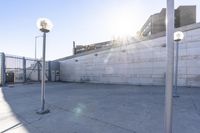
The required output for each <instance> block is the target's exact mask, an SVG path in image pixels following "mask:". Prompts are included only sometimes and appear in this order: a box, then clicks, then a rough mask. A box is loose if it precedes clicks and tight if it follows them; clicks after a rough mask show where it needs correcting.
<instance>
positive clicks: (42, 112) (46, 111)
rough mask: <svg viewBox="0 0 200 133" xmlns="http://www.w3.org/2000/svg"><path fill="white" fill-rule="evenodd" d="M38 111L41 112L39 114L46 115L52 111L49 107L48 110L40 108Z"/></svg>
mask: <svg viewBox="0 0 200 133" xmlns="http://www.w3.org/2000/svg"><path fill="white" fill-rule="evenodd" d="M36 113H37V114H39V115H44V114H48V113H50V110H49V109H46V110H38V111H37V112H36Z"/></svg>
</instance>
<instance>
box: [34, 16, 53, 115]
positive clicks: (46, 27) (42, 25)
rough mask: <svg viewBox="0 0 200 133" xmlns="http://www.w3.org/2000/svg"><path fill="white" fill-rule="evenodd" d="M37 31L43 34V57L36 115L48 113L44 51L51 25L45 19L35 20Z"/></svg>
mask: <svg viewBox="0 0 200 133" xmlns="http://www.w3.org/2000/svg"><path fill="white" fill-rule="evenodd" d="M37 27H38V29H39V30H40V31H41V32H43V54H42V55H43V56H42V84H41V109H40V110H39V111H37V113H38V114H46V113H49V110H48V109H45V68H46V67H45V51H46V33H48V32H49V31H50V30H51V29H52V27H53V24H52V23H51V21H50V20H49V19H47V18H40V19H38V20H37Z"/></svg>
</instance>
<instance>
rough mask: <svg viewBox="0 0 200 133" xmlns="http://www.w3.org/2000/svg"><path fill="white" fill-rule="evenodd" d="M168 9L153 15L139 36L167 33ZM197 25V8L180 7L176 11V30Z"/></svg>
mask: <svg viewBox="0 0 200 133" xmlns="http://www.w3.org/2000/svg"><path fill="white" fill-rule="evenodd" d="M165 23H166V8H163V9H162V10H161V11H160V12H159V13H156V14H153V15H151V16H150V17H149V18H148V20H147V21H146V22H145V24H144V25H143V26H142V28H141V30H140V32H139V35H140V37H146V36H149V35H152V34H156V33H160V32H163V31H166V24H165ZM194 23H196V6H193V5H192V6H179V7H178V8H177V9H176V10H175V28H178V27H182V26H186V25H190V24H194Z"/></svg>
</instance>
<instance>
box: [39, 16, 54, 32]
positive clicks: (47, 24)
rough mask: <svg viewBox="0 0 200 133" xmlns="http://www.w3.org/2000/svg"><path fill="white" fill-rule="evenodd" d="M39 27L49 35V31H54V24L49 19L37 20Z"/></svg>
mask: <svg viewBox="0 0 200 133" xmlns="http://www.w3.org/2000/svg"><path fill="white" fill-rule="evenodd" d="M37 27H38V29H39V30H40V31H42V32H45V33H47V32H49V31H51V30H52V28H53V24H52V22H51V21H50V20H49V19H47V18H39V19H38V20H37Z"/></svg>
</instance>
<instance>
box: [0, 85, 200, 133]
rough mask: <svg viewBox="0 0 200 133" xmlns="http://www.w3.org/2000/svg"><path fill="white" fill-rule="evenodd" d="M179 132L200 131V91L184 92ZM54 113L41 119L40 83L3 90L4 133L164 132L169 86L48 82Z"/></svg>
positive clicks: (177, 104) (176, 120) (0, 116)
mask: <svg viewBox="0 0 200 133" xmlns="http://www.w3.org/2000/svg"><path fill="white" fill-rule="evenodd" d="M179 94H180V97H179V98H175V99H174V113H173V114H174V117H173V131H174V133H199V132H200V125H199V123H200V88H186V87H179ZM46 105H47V108H49V109H50V111H51V112H50V113H49V114H45V115H38V114H36V110H37V109H39V108H40V84H30V85H14V87H4V88H1V89H0V132H2V133H4V132H5V133H162V132H164V127H163V125H164V123H163V122H164V116H163V114H164V87H162V86H131V85H111V84H110V85H108V84H87V83H48V84H47V86H46Z"/></svg>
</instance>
